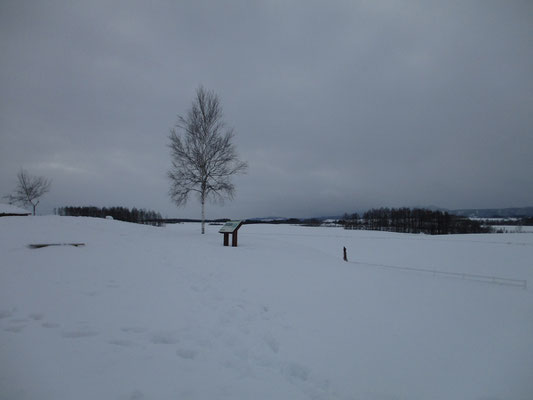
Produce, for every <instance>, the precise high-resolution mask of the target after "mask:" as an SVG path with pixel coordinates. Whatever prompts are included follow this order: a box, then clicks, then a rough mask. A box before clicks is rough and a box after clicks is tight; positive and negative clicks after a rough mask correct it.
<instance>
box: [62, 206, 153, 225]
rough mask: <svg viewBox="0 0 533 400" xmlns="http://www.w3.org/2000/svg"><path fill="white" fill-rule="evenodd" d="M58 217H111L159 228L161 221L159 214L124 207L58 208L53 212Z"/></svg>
mask: <svg viewBox="0 0 533 400" xmlns="http://www.w3.org/2000/svg"><path fill="white" fill-rule="evenodd" d="M55 211H56V213H57V214H58V215H63V216H69V217H94V218H105V217H107V216H110V217H113V219H117V220H119V221H126V222H134V223H137V224H145V225H154V226H161V225H163V221H162V218H161V214H159V213H158V212H155V211H151V210H145V209H137V208H132V209H131V210H130V209H129V208H125V207H109V208H107V207H104V208H100V207H92V206H91V207H60V208H58V209H57V210H55Z"/></svg>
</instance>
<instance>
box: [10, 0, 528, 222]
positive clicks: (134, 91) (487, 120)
mask: <svg viewBox="0 0 533 400" xmlns="http://www.w3.org/2000/svg"><path fill="white" fill-rule="evenodd" d="M532 42H533V2H531V1H530V0H524V1H515V0H508V1H491V0H483V1H468V0H467V1H455V0H451V1H439V2H437V1H435V2H433V1H401V2H399V1H381V0H372V1H371V0H368V1H357V0H346V1H320V2H319V1H289V0H276V1H262V2H259V1H257V2H254V1H247V0H242V1H214V0H209V1H202V0H200V1H198V0H196V1H179V0H176V1H164V2H158V1H151V2H148V1H138V2H137V1H117V2H114V1H93V0H91V1H74V2H73V1H46V2H45V1H24V0H23V1H20V0H1V1H0V85H1V95H0V195H6V194H9V193H10V191H11V190H12V189H13V188H14V187H15V185H16V174H17V172H18V170H19V169H20V168H21V167H23V168H25V169H27V170H28V171H29V172H30V173H32V174H35V175H43V176H46V177H49V178H51V179H52V181H53V183H52V189H51V191H50V193H49V194H47V195H46V196H45V197H44V198H43V200H42V202H41V205H40V206H39V209H38V211H40V212H41V213H47V212H52V210H53V208H54V207H58V206H65V205H96V206H113V205H122V206H128V207H134V206H135V207H138V208H148V209H153V210H156V211H159V212H161V214H163V215H164V216H169V217H174V216H176V217H178V216H179V217H198V216H199V207H198V205H197V201H196V199H194V198H192V199H191V201H190V202H189V204H188V205H187V206H186V207H184V208H180V209H178V208H176V207H175V206H174V205H173V204H172V203H171V201H170V200H169V197H168V194H167V193H168V187H169V182H168V181H167V178H166V171H167V170H168V168H169V166H170V156H169V151H168V147H167V144H168V134H169V129H170V128H171V127H172V126H173V125H174V123H175V122H176V119H177V116H178V115H180V114H184V113H185V112H186V111H187V109H188V107H189V106H190V104H191V101H192V99H193V96H194V93H195V90H196V88H197V87H198V86H199V85H204V86H205V87H206V88H208V89H212V90H214V91H215V92H216V93H217V94H218V95H219V97H220V99H221V101H222V105H223V107H224V115H225V121H226V122H227V124H228V125H230V126H232V127H234V129H235V132H236V136H235V144H236V147H237V149H238V152H239V154H240V156H241V158H242V159H243V160H246V161H247V162H248V163H249V171H248V174H246V175H242V176H238V177H236V178H235V179H234V183H235V185H236V187H237V196H236V198H235V199H234V200H233V201H232V202H226V203H225V204H224V205H223V206H221V205H210V206H208V208H207V216H208V217H212V218H215V217H230V218H243V217H254V216H257V217H261V216H287V217H290V216H295V217H306V216H315V215H335V214H342V213H344V212H345V211H348V212H351V211H354V210H360V209H365V208H368V207H378V206H391V207H396V206H429V205H435V206H440V207H446V208H450V209H454V208H474V207H475V208H489V207H490V208H492V207H513V206H531V205H533V46H532V45H531V43H532Z"/></svg>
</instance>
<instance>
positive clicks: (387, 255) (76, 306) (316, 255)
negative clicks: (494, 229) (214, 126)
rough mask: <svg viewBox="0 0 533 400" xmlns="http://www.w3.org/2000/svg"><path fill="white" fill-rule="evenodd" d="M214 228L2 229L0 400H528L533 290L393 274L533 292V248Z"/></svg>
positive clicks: (38, 224) (83, 221) (51, 225)
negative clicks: (230, 242)
mask: <svg viewBox="0 0 533 400" xmlns="http://www.w3.org/2000/svg"><path fill="white" fill-rule="evenodd" d="M206 228H207V234H206V235H204V236H202V235H200V234H199V225H197V224H179V225H169V226H167V227H165V228H155V227H148V226H142V225H135V224H129V223H124V222H119V221H111V220H102V219H91V218H71V217H54V216H48V217H27V218H16V217H5V218H1V219H0V254H1V264H0V366H2V368H0V399H13V400H26V399H40V400H43V399H44V400H46V399H50V400H51V399H54V400H60V399H65V400H66V399H69V400H70V399H77V400H84V399H87V400H88V399H129V400H134V399H135V400H139V399H291V400H292V399H343V400H344V399H346V400H347V399H370V400H385V399H387V400H394V399H434V400H438V399H443V400H444V399H473V400H482V399H494V400H495V399H506V400H507V399H511V400H512V399H516V400H518V399H520V400H522V399H523V400H525V399H530V398H531V394H532V393H533V380H532V379H531V377H532V376H533V335H532V334H531V333H532V332H533V296H532V293H531V289H529V288H528V289H523V288H520V287H519V286H513V285H506V284H501V283H502V282H503V281H498V280H495V281H494V283H491V282H490V281H477V280H471V279H461V277H460V276H457V275H450V276H449V277H445V276H444V275H442V274H439V273H435V274H431V273H427V272H426V273H425V272H420V271H418V272H417V271H414V270H409V269H398V268H397V267H401V268H413V269H424V270H435V271H442V272H451V273H459V274H460V273H465V274H473V275H482V276H489V277H496V278H499V277H501V278H510V279H513V280H516V281H517V282H523V281H524V280H527V281H528V284H530V285H531V282H533V268H532V264H531V261H532V260H533V234H529V233H523V234H502V235H464V236H439V237H435V236H432V237H429V236H424V235H406V234H394V233H382V232H366V231H344V230H341V229H338V228H304V227H294V226H285V225H247V226H244V227H243V228H242V229H241V230H240V231H239V247H238V248H231V247H223V246H222V235H220V234H218V233H217V230H218V229H219V227H216V226H207V227H206ZM73 242H76V243H85V246H83V247H71V246H55V247H45V248H41V249H30V248H28V247H27V245H28V244H35V243H73ZM343 246H346V248H347V249H348V257H349V260H350V262H349V263H346V262H343V261H342V247H343ZM513 282H514V281H513ZM498 283H500V284H498Z"/></svg>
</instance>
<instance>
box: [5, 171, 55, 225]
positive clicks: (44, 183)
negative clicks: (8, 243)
mask: <svg viewBox="0 0 533 400" xmlns="http://www.w3.org/2000/svg"><path fill="white" fill-rule="evenodd" d="M17 178H18V184H17V187H16V189H15V191H14V193H13V194H10V195H7V196H4V198H7V199H8V200H9V202H10V203H13V202H14V203H20V204H22V205H24V206H27V205H30V204H31V206H32V207H33V215H35V207H37V204H39V201H40V198H41V197H42V196H43V195H44V194H45V193H48V191H49V190H50V186H51V184H52V183H51V181H50V180H49V179H46V178H45V177H43V176H32V175H30V174H29V173H28V171H26V170H24V169H22V168H21V169H20V171H19V173H18V174H17Z"/></svg>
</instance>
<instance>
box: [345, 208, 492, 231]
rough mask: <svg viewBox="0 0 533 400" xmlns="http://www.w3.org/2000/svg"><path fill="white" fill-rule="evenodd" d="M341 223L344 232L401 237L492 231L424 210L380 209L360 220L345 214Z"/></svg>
mask: <svg viewBox="0 0 533 400" xmlns="http://www.w3.org/2000/svg"><path fill="white" fill-rule="evenodd" d="M341 223H342V224H343V225H344V227H345V228H346V229H368V230H379V231H390V232H402V233H426V234H430V235H446V234H452V233H488V232H490V230H491V228H490V227H486V226H484V225H482V224H481V223H480V222H479V221H475V220H471V219H469V218H465V217H458V216H456V215H452V214H449V213H447V212H442V211H432V210H428V209H424V208H407V207H403V208H379V209H372V210H369V211H367V212H365V213H364V214H363V215H362V216H359V215H358V214H357V213H355V214H351V215H348V214H345V215H344V217H343V219H342V221H341Z"/></svg>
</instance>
